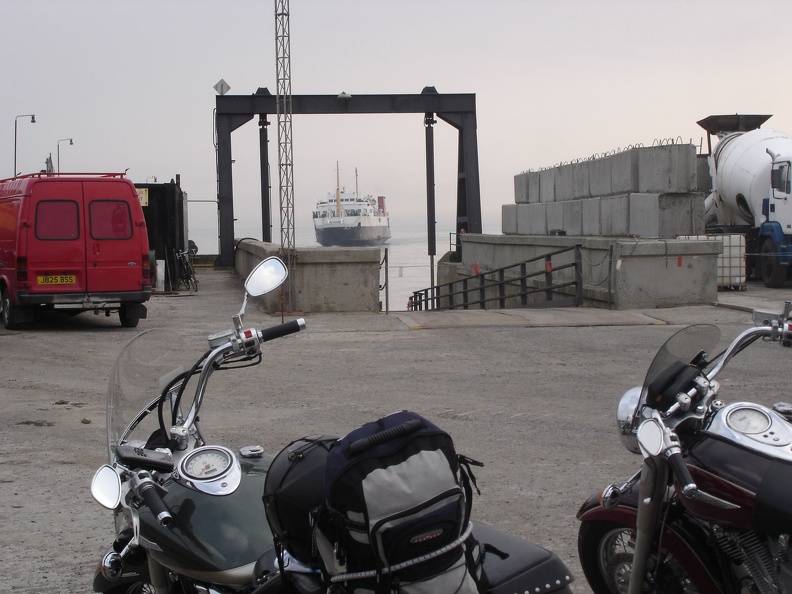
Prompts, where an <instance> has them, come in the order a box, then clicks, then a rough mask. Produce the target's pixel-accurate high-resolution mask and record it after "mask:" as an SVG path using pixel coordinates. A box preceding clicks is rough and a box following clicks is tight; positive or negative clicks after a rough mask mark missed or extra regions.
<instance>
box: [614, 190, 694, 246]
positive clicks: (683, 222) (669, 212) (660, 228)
mask: <svg viewBox="0 0 792 594" xmlns="http://www.w3.org/2000/svg"><path fill="white" fill-rule="evenodd" d="M703 232H704V200H703V198H702V196H701V195H700V194H645V193H635V194H632V195H630V235H636V236H638V237H660V238H664V239H673V238H675V237H678V236H680V235H697V234H701V233H703Z"/></svg>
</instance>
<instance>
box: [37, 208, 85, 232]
mask: <svg viewBox="0 0 792 594" xmlns="http://www.w3.org/2000/svg"><path fill="white" fill-rule="evenodd" d="M78 213H79V209H78V208H77V203H76V202H74V201H73V200H42V201H40V202H39V203H38V204H36V238H37V239H55V240H61V241H63V240H70V239H77V238H78V237H79V236H80V219H79V217H78Z"/></svg>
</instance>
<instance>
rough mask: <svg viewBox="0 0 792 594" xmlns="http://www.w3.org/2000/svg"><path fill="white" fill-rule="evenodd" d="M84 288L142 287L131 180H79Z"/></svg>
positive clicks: (111, 290) (92, 290)
mask: <svg viewBox="0 0 792 594" xmlns="http://www.w3.org/2000/svg"><path fill="white" fill-rule="evenodd" d="M83 192H84V196H85V227H86V233H85V240H86V253H87V267H86V275H87V290H88V292H90V293H116V292H124V291H140V290H141V289H142V288H143V269H142V261H141V256H142V253H143V247H142V244H141V227H140V225H139V224H138V220H139V219H141V218H142V215H141V216H137V211H138V210H139V203H138V202H133V201H137V200H138V197H137V194H136V193H135V192H134V191H133V187H132V185H131V184H127V183H124V182H120V181H118V180H96V181H86V182H83Z"/></svg>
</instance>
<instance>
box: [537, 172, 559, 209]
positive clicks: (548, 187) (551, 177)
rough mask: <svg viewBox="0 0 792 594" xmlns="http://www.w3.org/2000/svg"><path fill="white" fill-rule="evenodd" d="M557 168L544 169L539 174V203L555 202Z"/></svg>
mask: <svg viewBox="0 0 792 594" xmlns="http://www.w3.org/2000/svg"><path fill="white" fill-rule="evenodd" d="M556 171H557V170H556V168H555V167H553V168H552V169H544V170H542V171H540V172H539V202H553V201H554V200H555V177H556Z"/></svg>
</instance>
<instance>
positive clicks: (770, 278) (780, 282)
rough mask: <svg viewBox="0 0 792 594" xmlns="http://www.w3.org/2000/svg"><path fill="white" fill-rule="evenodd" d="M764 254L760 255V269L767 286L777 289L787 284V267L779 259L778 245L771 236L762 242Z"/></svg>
mask: <svg viewBox="0 0 792 594" xmlns="http://www.w3.org/2000/svg"><path fill="white" fill-rule="evenodd" d="M761 251H762V255H761V256H760V257H759V270H760V271H761V275H762V282H763V283H764V285H765V287H770V288H772V289H777V288H779V287H783V286H784V285H785V284H786V277H787V267H786V266H781V263H780V262H779V261H778V256H777V255H775V254H776V253H777V252H778V247H777V246H776V244H775V242H774V241H773V240H772V239H770V238H769V237H768V238H767V239H765V240H764V242H763V243H762V250H761Z"/></svg>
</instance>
